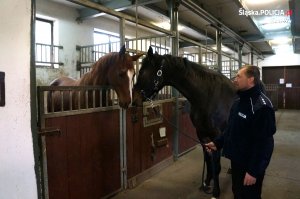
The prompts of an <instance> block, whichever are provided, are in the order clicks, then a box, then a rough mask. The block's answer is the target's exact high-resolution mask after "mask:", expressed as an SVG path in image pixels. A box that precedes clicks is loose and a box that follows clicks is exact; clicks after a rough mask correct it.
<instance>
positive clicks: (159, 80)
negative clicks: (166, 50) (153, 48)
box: [141, 59, 164, 101]
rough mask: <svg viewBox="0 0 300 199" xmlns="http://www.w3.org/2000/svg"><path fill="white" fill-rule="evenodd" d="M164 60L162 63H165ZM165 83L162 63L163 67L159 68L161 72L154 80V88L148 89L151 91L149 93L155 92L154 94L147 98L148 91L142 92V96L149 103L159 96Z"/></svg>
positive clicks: (158, 72) (157, 73)
mask: <svg viewBox="0 0 300 199" xmlns="http://www.w3.org/2000/svg"><path fill="white" fill-rule="evenodd" d="M163 60H164V59H163ZM163 60H162V62H163ZM153 67H155V66H153ZM163 81H164V78H163V65H162V63H161V65H160V67H159V70H158V71H157V72H156V76H155V78H154V80H153V88H149V89H146V91H149V93H152V92H153V94H152V95H151V96H150V97H147V94H146V91H145V90H141V94H142V96H143V97H144V98H146V99H147V100H148V101H149V100H152V99H153V98H154V97H155V96H156V95H157V93H158V92H159V90H160V89H159V86H160V85H161V84H162V82H163Z"/></svg>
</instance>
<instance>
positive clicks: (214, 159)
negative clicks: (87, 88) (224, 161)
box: [211, 151, 221, 198]
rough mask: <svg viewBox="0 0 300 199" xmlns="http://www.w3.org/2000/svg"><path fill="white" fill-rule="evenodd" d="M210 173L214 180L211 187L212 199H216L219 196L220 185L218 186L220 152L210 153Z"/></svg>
mask: <svg viewBox="0 0 300 199" xmlns="http://www.w3.org/2000/svg"><path fill="white" fill-rule="evenodd" d="M211 155H212V159H211V162H212V173H213V180H214V187H213V192H212V195H213V198H218V197H219V196H220V185H219V174H220V172H221V151H214V152H212V154H211Z"/></svg>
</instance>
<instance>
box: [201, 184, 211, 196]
mask: <svg viewBox="0 0 300 199" xmlns="http://www.w3.org/2000/svg"><path fill="white" fill-rule="evenodd" d="M199 189H200V190H203V191H204V193H207V194H211V193H212V187H211V186H208V185H207V184H205V183H203V184H202V186H201V187H199Z"/></svg>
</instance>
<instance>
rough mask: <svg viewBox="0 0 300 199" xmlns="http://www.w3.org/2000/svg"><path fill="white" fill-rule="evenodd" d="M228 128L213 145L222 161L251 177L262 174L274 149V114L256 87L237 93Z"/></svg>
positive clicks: (267, 99) (265, 97)
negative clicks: (242, 170)
mask: <svg viewBox="0 0 300 199" xmlns="http://www.w3.org/2000/svg"><path fill="white" fill-rule="evenodd" d="M238 95H239V98H238V99H237V100H236V101H235V103H234V104H233V106H232V108H231V112H230V116H229V120H228V126H227V128H226V130H225V132H224V134H223V135H222V136H220V137H219V138H217V139H216V140H215V141H214V143H215V145H216V146H217V148H218V149H221V148H223V154H224V156H225V157H226V158H228V159H230V160H231V161H233V162H234V163H235V164H238V165H239V166H240V167H242V168H244V169H245V170H246V172H248V173H249V174H250V175H251V176H254V177H257V175H262V174H264V172H265V170H266V168H267V166H268V164H269V162H270V159H271V156H272V152H273V148H274V139H273V135H274V133H275V132H276V122H275V112H274V109H273V106H272V103H271V101H270V100H269V98H268V97H267V96H265V95H264V94H263V93H262V92H261V91H260V89H259V87H258V86H254V87H252V88H251V89H249V90H246V91H240V92H238Z"/></svg>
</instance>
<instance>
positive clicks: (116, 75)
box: [107, 45, 143, 108]
mask: <svg viewBox="0 0 300 199" xmlns="http://www.w3.org/2000/svg"><path fill="white" fill-rule="evenodd" d="M142 55H143V54H137V55H132V56H131V55H129V54H128V53H126V48H125V45H123V47H122V48H121V49H120V51H119V53H115V56H114V58H113V60H112V61H111V65H110V66H109V69H108V73H107V79H108V84H109V85H111V86H112V88H113V89H114V90H115V91H116V93H117V95H118V98H119V104H120V106H121V107H122V108H128V106H129V104H130V103H131V100H132V85H133V77H134V75H135V70H134V65H133V62H134V61H137V60H138V59H139V57H141V56H142Z"/></svg>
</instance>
